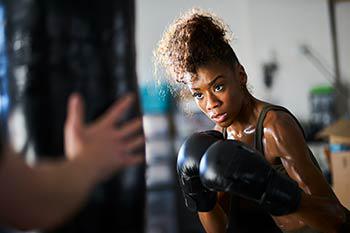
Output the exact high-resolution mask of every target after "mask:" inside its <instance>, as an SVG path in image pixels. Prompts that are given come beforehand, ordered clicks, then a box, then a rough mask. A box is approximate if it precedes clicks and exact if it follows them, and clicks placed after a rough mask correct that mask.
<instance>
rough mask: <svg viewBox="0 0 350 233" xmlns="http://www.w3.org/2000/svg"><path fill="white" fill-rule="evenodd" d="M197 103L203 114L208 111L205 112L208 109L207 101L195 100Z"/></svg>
mask: <svg viewBox="0 0 350 233" xmlns="http://www.w3.org/2000/svg"><path fill="white" fill-rule="evenodd" d="M195 102H196V104H197V106H198V108H199V109H200V110H201V111H202V112H204V113H206V111H205V110H206V108H205V101H204V100H202V101H198V100H195Z"/></svg>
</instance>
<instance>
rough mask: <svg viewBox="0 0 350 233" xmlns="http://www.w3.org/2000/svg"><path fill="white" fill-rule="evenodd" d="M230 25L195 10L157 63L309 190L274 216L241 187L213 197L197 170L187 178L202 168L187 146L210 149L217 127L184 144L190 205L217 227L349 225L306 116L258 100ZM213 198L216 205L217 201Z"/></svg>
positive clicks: (230, 130)
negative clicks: (305, 126) (302, 121)
mask: <svg viewBox="0 0 350 233" xmlns="http://www.w3.org/2000/svg"><path fill="white" fill-rule="evenodd" d="M228 31H229V30H228V27H227V26H226V25H225V24H224V23H223V22H222V21H221V20H220V19H219V18H217V17H215V16H214V15H213V14H211V13H208V12H203V11H201V10H191V11H189V12H188V13H187V14H184V15H183V16H181V17H179V18H178V19H176V20H175V22H174V23H173V24H172V25H170V26H169V28H168V29H167V30H166V32H165V33H164V35H163V38H162V39H161V40H160V42H159V43H158V46H157V48H156V50H155V56H156V62H157V64H158V65H160V66H162V67H164V68H165V70H166V71H167V73H168V74H169V76H170V77H172V80H175V81H177V82H178V83H182V84H184V85H183V87H184V89H189V91H190V92H191V94H192V96H193V98H194V99H195V102H196V104H197V106H198V107H199V108H200V110H201V111H202V112H203V113H205V114H206V115H207V116H208V117H209V118H210V119H211V120H212V121H214V122H215V124H216V126H215V129H216V130H219V131H221V132H223V134H224V136H225V137H226V138H227V139H235V140H238V141H240V142H243V143H244V144H245V145H250V146H251V147H255V149H256V150H258V151H260V152H261V154H262V155H263V156H264V159H266V161H267V162H268V163H269V166H270V165H271V167H273V169H274V170H279V171H280V172H281V173H284V174H285V175H287V176H288V177H289V178H288V179H290V180H291V181H293V182H294V181H295V183H296V184H297V186H299V188H298V189H300V190H301V191H300V196H299V199H298V203H297V206H296V209H295V210H293V212H291V213H289V212H288V214H283V215H281V216H276V215H271V212H268V211H267V210H266V209H264V208H262V207H261V205H259V204H257V203H256V202H253V201H251V200H248V199H246V198H242V195H235V194H236V193H234V194H233V195H231V194H232V193H230V194H229V193H226V192H220V191H222V190H220V189H218V190H214V191H217V194H216V195H217V196H216V197H217V198H212V196H210V195H208V193H210V192H211V191H213V190H211V191H209V190H207V189H206V187H204V186H202V185H203V184H198V182H197V183H196V184H194V181H191V178H193V177H196V174H192V175H193V176H192V177H191V178H189V179H188V177H186V178H184V177H183V176H184V175H188V174H185V173H186V172H187V171H189V170H190V171H191V172H193V171H199V162H200V158H198V156H197V158H196V159H194V160H193V158H191V159H189V160H188V161H192V162H193V161H196V162H195V163H190V162H189V163H187V164H186V159H187V157H188V156H189V155H188V154H186V153H187V152H188V151H191V152H188V153H193V151H196V150H195V149H193V148H192V149H191V150H190V149H186V148H189V147H195V146H197V147H199V146H200V147H202V148H207V147H208V146H209V144H210V143H212V142H211V141H210V140H209V141H210V143H209V142H208V140H207V139H205V138H206V137H213V135H214V134H215V133H213V132H209V133H204V134H205V136H203V134H202V135H199V136H198V135H196V136H195V139H193V138H192V139H193V141H196V140H197V141H196V144H197V145H194V144H193V143H192V145H185V147H184V148H185V149H182V150H181V151H180V156H181V159H180V162H179V163H178V169H179V170H178V171H180V172H179V176H180V181H181V183H182V188H183V191H184V194H185V200H186V205H187V206H191V207H192V208H193V206H195V207H194V209H195V210H197V211H198V214H199V218H200V221H201V223H202V225H203V227H204V228H205V230H206V231H207V232H211V233H214V232H282V231H281V230H283V231H292V230H299V232H300V231H301V229H302V230H304V231H308V230H309V231H308V232H311V229H315V230H318V231H322V232H341V231H345V230H344V229H345V228H344V227H345V223H346V222H347V221H348V220H347V219H348V217H347V216H348V211H347V210H346V209H345V208H344V207H343V206H342V205H341V204H340V202H339V201H338V200H337V198H336V196H335V195H334V193H333V191H332V189H331V187H329V185H328V184H327V182H326V180H325V178H324V177H323V175H322V173H321V172H320V170H319V168H318V165H317V163H316V162H315V159H314V157H313V155H312V153H311V152H310V150H309V149H308V147H307V145H306V142H305V139H304V135H303V131H302V129H301V127H300V125H299V123H298V122H297V120H296V119H295V117H293V115H292V114H291V113H290V112H289V111H288V110H286V109H285V108H282V107H279V106H274V105H271V104H269V103H267V102H264V101H262V100H259V99H256V98H255V97H254V96H253V95H252V94H251V93H250V92H249V91H248V89H247V79H248V77H247V74H246V72H245V70H244V67H243V66H242V65H241V64H240V62H239V60H238V58H237V57H236V55H235V53H234V51H233V49H232V48H231V46H230V44H229V41H230V39H229V33H228ZM214 137H216V138H220V136H217V135H214ZM198 138H199V139H198ZM215 140H218V139H215ZM204 141H205V142H206V143H207V144H205V145H204V147H203V145H200V144H201V143H203V142H204ZM187 143H190V142H187ZM208 143H209V144H208ZM184 151H185V152H184ZM194 153H202V152H194ZM184 154H185V155H184ZM186 156H187V157H186ZM191 156H192V155H191ZM178 161H179V160H178ZM201 163H202V162H201ZM184 164H185V165H184ZM189 164H190V165H189ZM186 166H190V168H191V169H188V167H186ZM193 166H194V167H193ZM200 166H202V164H201V165H200ZM242 166H249V164H244V165H243V164H242ZM184 167H186V168H184ZM200 169H202V167H201V168H200ZM198 175H199V174H197V177H198ZM201 179H202V177H201ZM257 179H258V178H257ZM192 180H193V179H192ZM202 181H203V179H202ZM186 182H187V183H186ZM189 182H193V183H192V184H189ZM277 186H278V185H277ZM250 188H251V189H254V187H250ZM277 188H278V187H277ZM296 192H298V193H299V191H296ZM286 195H287V194H286ZM293 195H294V194H293ZM243 196H244V195H243ZM186 198H187V199H186ZM190 199H191V200H190ZM213 200H214V204H213V205H212V204H210V203H209V202H212V201H213ZM216 200H217V201H216ZM191 202H192V203H195V204H190V203H191ZM200 202H201V203H200ZM272 204H273V203H272ZM199 207H202V209H201V208H199Z"/></svg>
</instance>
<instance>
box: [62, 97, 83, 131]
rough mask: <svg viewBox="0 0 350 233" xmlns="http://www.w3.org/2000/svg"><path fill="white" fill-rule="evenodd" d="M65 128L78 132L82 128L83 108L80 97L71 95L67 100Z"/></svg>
mask: <svg viewBox="0 0 350 233" xmlns="http://www.w3.org/2000/svg"><path fill="white" fill-rule="evenodd" d="M66 126H67V127H68V128H71V127H72V128H74V129H75V130H77V129H78V130H79V129H81V128H82V127H83V126H84V106H83V100H82V98H81V96H80V95H79V94H77V93H74V94H72V95H71V96H70V97H69V99H68V109H67V120H66Z"/></svg>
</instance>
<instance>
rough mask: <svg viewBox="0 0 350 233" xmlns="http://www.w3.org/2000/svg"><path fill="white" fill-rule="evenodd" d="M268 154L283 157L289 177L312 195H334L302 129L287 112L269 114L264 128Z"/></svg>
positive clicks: (282, 160)
mask: <svg viewBox="0 0 350 233" xmlns="http://www.w3.org/2000/svg"><path fill="white" fill-rule="evenodd" d="M264 137H265V141H264V145H265V153H266V154H267V155H269V156H272V157H279V158H280V159H281V162H282V164H283V166H284V168H285V169H286V171H287V173H288V175H289V176H290V177H291V178H292V179H293V180H295V181H296V182H298V184H299V187H300V188H301V189H303V190H304V192H306V193H308V194H314V195H320V196H333V192H332V190H331V188H330V187H329V185H328V184H327V182H326V180H325V178H324V176H323V174H322V172H321V171H320V170H319V169H318V167H317V166H316V165H315V164H314V163H313V161H312V160H311V157H310V154H309V150H308V146H307V144H306V141H305V139H304V135H303V133H302V130H301V129H300V127H299V125H298V124H297V122H296V121H295V120H294V118H293V117H292V116H290V115H289V114H288V113H285V112H281V111H279V112H277V111H273V112H269V113H268V115H267V118H266V125H264Z"/></svg>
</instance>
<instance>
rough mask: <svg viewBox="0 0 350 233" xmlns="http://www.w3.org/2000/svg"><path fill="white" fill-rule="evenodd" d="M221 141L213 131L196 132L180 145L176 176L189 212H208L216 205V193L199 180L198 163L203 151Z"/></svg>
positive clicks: (221, 137) (218, 134) (221, 136)
mask: <svg viewBox="0 0 350 233" xmlns="http://www.w3.org/2000/svg"><path fill="white" fill-rule="evenodd" d="M220 139H223V135H222V134H221V133H220V132H218V131H215V130H210V131H205V132H198V133H194V134H193V135H191V136H190V137H189V138H188V139H186V141H185V142H184V143H183V144H182V146H181V148H180V151H179V154H178V157H177V174H178V177H179V182H180V186H181V189H182V192H183V196H184V199H185V205H186V206H187V208H188V209H190V210H191V211H199V212H208V211H210V210H212V209H213V208H214V206H215V204H216V198H217V197H216V192H212V191H209V190H208V189H207V188H205V187H204V186H203V185H202V183H201V181H200V178H199V163H200V160H201V158H202V157H203V155H204V153H205V151H206V150H207V149H208V147H209V146H210V145H212V144H213V143H214V142H216V141H218V140H220Z"/></svg>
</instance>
